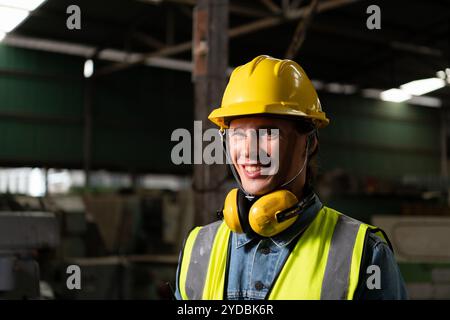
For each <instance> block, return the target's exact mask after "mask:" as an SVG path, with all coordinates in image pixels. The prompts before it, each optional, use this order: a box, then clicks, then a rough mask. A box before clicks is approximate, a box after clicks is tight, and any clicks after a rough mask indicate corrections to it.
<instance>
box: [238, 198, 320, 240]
mask: <svg viewBox="0 0 450 320" xmlns="http://www.w3.org/2000/svg"><path fill="white" fill-rule="evenodd" d="M322 206H323V205H322V202H321V201H320V199H319V197H318V196H317V195H316V194H314V202H313V204H312V205H311V206H309V207H308V208H306V210H305V211H304V212H302V213H301V214H300V215H299V217H298V219H297V220H296V221H295V222H294V224H293V225H292V226H290V227H289V228H287V229H286V230H284V231H283V232H281V233H279V234H277V235H275V236H273V237H270V238H269V239H270V240H272V242H273V243H274V244H275V245H277V246H278V247H284V246H287V245H288V244H289V243H291V242H292V241H293V240H294V239H295V238H296V237H297V236H298V235H299V234H300V233H301V232H303V231H304V230H305V229H306V227H307V226H308V225H309V224H310V223H311V221H312V220H313V219H314V217H315V216H316V214H317V213H318V212H319V210H320V209H321V208H322ZM234 239H235V246H236V249H239V248H241V247H242V246H245V245H246V244H248V243H250V242H252V241H254V240H257V239H260V237H258V236H257V235H254V234H246V233H235V237H234Z"/></svg>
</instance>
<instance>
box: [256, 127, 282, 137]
mask: <svg viewBox="0 0 450 320" xmlns="http://www.w3.org/2000/svg"><path fill="white" fill-rule="evenodd" d="M278 134H279V130H278V129H263V130H261V132H260V136H261V137H267V138H270V139H274V138H276V137H278Z"/></svg>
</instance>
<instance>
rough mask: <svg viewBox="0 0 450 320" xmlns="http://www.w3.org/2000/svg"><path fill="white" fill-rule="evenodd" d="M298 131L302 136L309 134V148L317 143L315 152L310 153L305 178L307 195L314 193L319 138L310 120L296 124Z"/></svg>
mask: <svg viewBox="0 0 450 320" xmlns="http://www.w3.org/2000/svg"><path fill="white" fill-rule="evenodd" d="M296 129H297V131H298V133H300V134H309V136H308V137H307V139H308V140H309V143H310V145H309V147H310V148H311V147H312V146H313V145H314V140H316V141H317V143H316V147H315V148H314V150H312V152H311V149H310V150H309V151H308V153H309V155H308V162H307V164H306V177H305V187H304V189H305V193H308V192H309V191H312V189H313V187H314V183H315V181H316V177H317V171H318V164H317V154H318V153H319V136H318V133H317V129H316V126H315V125H314V123H313V122H312V121H310V120H303V119H302V120H300V121H297V122H296Z"/></svg>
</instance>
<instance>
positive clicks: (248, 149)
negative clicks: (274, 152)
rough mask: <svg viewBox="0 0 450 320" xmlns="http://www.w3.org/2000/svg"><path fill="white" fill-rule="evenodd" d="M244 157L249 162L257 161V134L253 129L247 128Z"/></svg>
mask: <svg viewBox="0 0 450 320" xmlns="http://www.w3.org/2000/svg"><path fill="white" fill-rule="evenodd" d="M244 149H245V158H246V159H248V160H249V162H250V163H255V164H256V163H257V162H258V136H257V134H256V131H255V130H249V131H248V132H247V134H246V139H245V148H244Z"/></svg>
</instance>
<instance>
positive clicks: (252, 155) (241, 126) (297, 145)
mask: <svg viewBox="0 0 450 320" xmlns="http://www.w3.org/2000/svg"><path fill="white" fill-rule="evenodd" d="M230 129H231V130H229V140H228V143H229V152H230V156H231V160H232V162H233V165H234V167H235V168H236V171H237V172H238V174H239V177H240V179H241V183H242V187H243V188H244V189H245V191H247V192H248V193H250V194H252V195H263V194H266V193H268V192H271V191H273V190H275V189H276V188H278V187H280V186H281V185H282V184H283V183H285V182H287V181H289V180H290V179H291V178H293V177H294V176H295V175H296V174H297V173H298V172H299V170H300V169H301V167H302V166H303V163H304V161H305V156H306V153H305V147H306V135H305V134H301V133H299V132H298V130H296V127H295V122H293V121H291V120H286V119H278V118H270V117H246V118H240V119H235V120H232V121H231V123H230ZM260 129H265V130H260ZM272 129H278V133H276V131H274V130H272ZM277 151H278V152H277ZM277 153H278V165H277V166H278V170H275V172H276V173H274V174H269V175H268V174H267V173H268V171H269V170H268V167H269V166H270V164H267V161H266V160H267V159H264V157H261V155H266V157H270V159H271V160H272V161H273V160H274V159H275V157H277ZM275 160H276V159H275ZM272 164H273V163H272ZM272 167H273V166H272ZM305 173H306V170H303V172H302V173H301V174H300V175H299V176H298V177H297V179H295V180H294V181H293V182H292V183H291V184H289V185H288V186H286V189H288V190H290V191H292V192H294V194H296V195H297V196H299V193H301V190H302V189H303V186H304V184H305Z"/></svg>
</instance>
